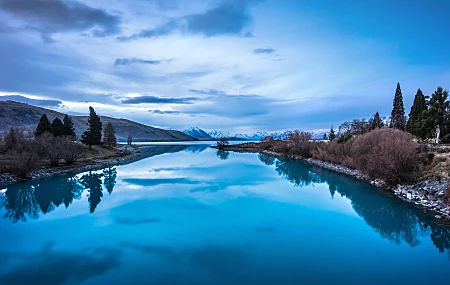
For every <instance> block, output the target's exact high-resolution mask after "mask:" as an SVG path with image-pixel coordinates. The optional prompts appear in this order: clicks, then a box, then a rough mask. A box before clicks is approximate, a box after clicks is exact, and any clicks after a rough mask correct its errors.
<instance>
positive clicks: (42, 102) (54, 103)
mask: <svg viewBox="0 0 450 285" xmlns="http://www.w3.org/2000/svg"><path fill="white" fill-rule="evenodd" d="M8 100H11V101H16V102H22V103H27V104H30V105H36V106H41V107H58V106H59V105H61V104H62V102H61V101H58V100H47V99H31V98H28V97H25V96H21V95H5V96H0V101H8Z"/></svg>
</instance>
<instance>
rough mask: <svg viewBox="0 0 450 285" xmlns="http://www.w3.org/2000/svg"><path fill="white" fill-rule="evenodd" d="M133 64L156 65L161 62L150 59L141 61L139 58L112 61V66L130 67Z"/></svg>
mask: <svg viewBox="0 0 450 285" xmlns="http://www.w3.org/2000/svg"><path fill="white" fill-rule="evenodd" d="M134 63H140V64H151V65H157V64H160V63H161V61H160V60H152V59H141V58H118V59H116V60H115V61H114V66H118V65H131V64H134Z"/></svg>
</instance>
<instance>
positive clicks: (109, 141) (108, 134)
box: [103, 122, 117, 148]
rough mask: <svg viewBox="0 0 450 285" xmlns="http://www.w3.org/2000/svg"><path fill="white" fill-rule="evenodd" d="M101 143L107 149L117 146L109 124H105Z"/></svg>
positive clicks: (113, 132)
mask: <svg viewBox="0 0 450 285" xmlns="http://www.w3.org/2000/svg"><path fill="white" fill-rule="evenodd" d="M103 143H104V144H105V145H106V146H107V147H109V148H111V147H113V146H116V144H117V139H116V131H115V130H114V127H113V125H112V124H111V122H108V123H107V124H106V126H105V129H104V131H103Z"/></svg>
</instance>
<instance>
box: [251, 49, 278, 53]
mask: <svg viewBox="0 0 450 285" xmlns="http://www.w3.org/2000/svg"><path fill="white" fill-rule="evenodd" d="M275 52H276V50H275V49H273V48H257V49H254V50H253V53H254V54H262V53H265V54H272V53H275Z"/></svg>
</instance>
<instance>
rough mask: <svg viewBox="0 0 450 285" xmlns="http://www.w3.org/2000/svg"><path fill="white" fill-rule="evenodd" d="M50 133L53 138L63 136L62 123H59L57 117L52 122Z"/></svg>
mask: <svg viewBox="0 0 450 285" xmlns="http://www.w3.org/2000/svg"><path fill="white" fill-rule="evenodd" d="M51 132H52V134H53V135H54V136H55V137H59V136H62V135H63V134H64V125H63V122H61V120H60V119H59V118H58V117H56V118H55V119H54V120H53V122H52V129H51Z"/></svg>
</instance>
